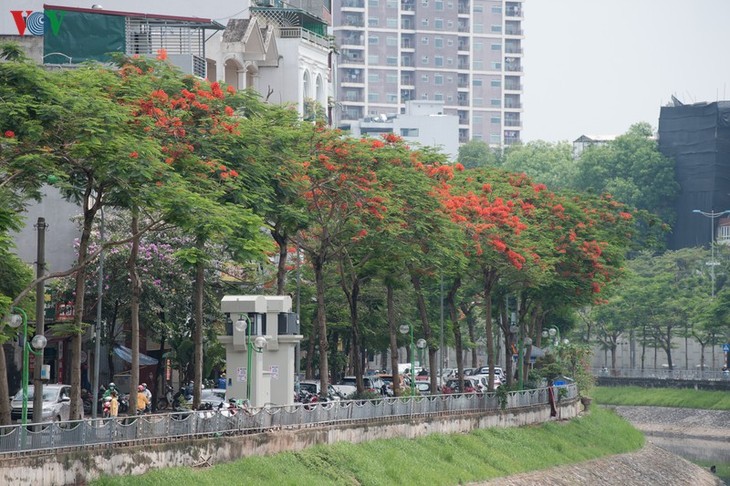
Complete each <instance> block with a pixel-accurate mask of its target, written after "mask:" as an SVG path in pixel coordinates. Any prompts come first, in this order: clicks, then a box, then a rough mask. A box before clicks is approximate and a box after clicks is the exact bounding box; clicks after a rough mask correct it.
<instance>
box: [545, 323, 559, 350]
mask: <svg viewBox="0 0 730 486" xmlns="http://www.w3.org/2000/svg"><path fill="white" fill-rule="evenodd" d="M548 336H550V339H551V340H552V346H553V347H555V346H557V345H558V344H559V343H560V329H558V328H557V327H555V326H550V327H549V328H548V329H545V330H543V331H542V337H544V338H547V337H548Z"/></svg>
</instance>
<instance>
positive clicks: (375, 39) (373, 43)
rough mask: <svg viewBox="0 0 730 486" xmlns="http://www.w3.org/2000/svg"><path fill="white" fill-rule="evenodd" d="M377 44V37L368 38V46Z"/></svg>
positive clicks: (378, 40)
mask: <svg viewBox="0 0 730 486" xmlns="http://www.w3.org/2000/svg"><path fill="white" fill-rule="evenodd" d="M379 42H380V39H379V38H378V36H377V35H372V34H371V35H370V36H369V37H368V44H370V45H371V46H377V45H378V43H379Z"/></svg>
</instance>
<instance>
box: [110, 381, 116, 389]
mask: <svg viewBox="0 0 730 486" xmlns="http://www.w3.org/2000/svg"><path fill="white" fill-rule="evenodd" d="M116 386H117V385H115V384H114V382H112V383H109V388H114V387H116Z"/></svg>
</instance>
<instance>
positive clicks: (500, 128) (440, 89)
mask: <svg viewBox="0 0 730 486" xmlns="http://www.w3.org/2000/svg"><path fill="white" fill-rule="evenodd" d="M522 19H523V9H522V0H512V1H505V0H334V3H333V27H334V35H335V41H336V44H337V46H338V49H339V55H338V56H337V65H336V73H335V76H336V77H335V86H336V89H337V96H336V100H337V106H336V109H335V110H334V111H335V122H336V123H337V124H338V125H339V126H341V127H343V128H348V127H349V126H350V124H351V123H352V122H354V121H356V120H360V119H362V118H365V117H372V116H379V115H383V114H385V115H386V116H388V115H393V114H401V113H404V112H405V103H406V102H407V101H410V100H419V101H426V100H428V101H440V102H443V103H444V113H445V114H448V115H456V116H457V117H458V119H459V142H460V143H464V142H467V141H469V140H472V139H476V140H483V141H485V142H487V143H489V144H490V145H493V146H501V145H508V144H512V143H515V142H518V141H519V140H520V132H521V128H522V75H523V66H522V53H523V50H522V41H523V38H524V35H523V30H522Z"/></svg>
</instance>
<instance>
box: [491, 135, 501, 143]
mask: <svg viewBox="0 0 730 486" xmlns="http://www.w3.org/2000/svg"><path fill="white" fill-rule="evenodd" d="M489 141H490V142H491V143H499V142H501V140H500V139H499V134H497V133H490V134H489Z"/></svg>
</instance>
